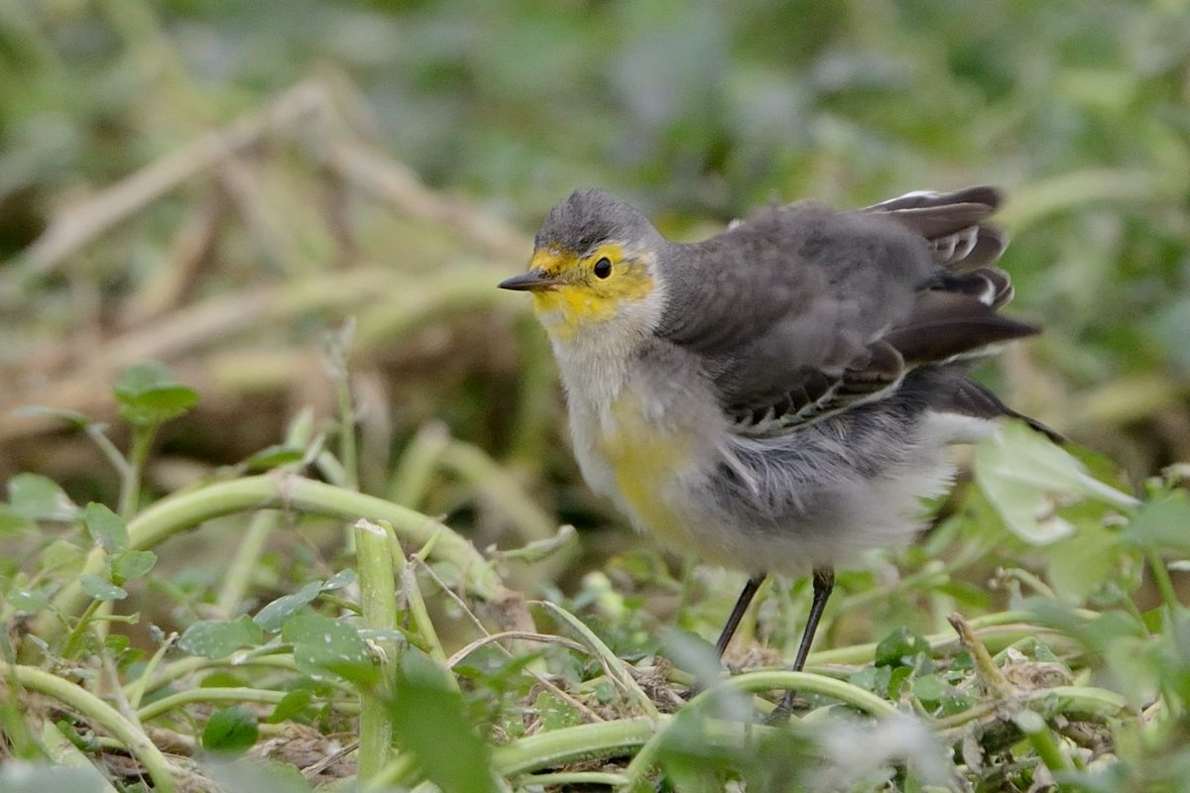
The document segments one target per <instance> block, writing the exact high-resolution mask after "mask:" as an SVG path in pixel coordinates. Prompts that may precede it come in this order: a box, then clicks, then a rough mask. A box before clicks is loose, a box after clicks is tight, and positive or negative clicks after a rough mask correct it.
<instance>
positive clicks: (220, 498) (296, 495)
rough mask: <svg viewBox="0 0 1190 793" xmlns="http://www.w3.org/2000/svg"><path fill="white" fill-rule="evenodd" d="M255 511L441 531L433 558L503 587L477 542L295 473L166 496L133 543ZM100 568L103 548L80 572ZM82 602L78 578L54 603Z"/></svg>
mask: <svg viewBox="0 0 1190 793" xmlns="http://www.w3.org/2000/svg"><path fill="white" fill-rule="evenodd" d="M257 509H295V510H299V511H302V512H310V513H314V514H319V515H326V516H328V517H336V518H343V519H347V520H354V519H357V518H360V517H365V518H368V519H369V520H374V521H382V520H384V521H388V522H389V523H391V524H392V525H393V528H394V529H395V530H396V532H397V534H398V535H399V536H400V537H401V538H402V539H404V540H405V541H407V542H411V543H414V544H417V545H421V544H424V543H426V542H427V541H429V539H430V537H432V536H434V535H435V534H437V535H438V540H437V543H436V544H435V546H434V555H435V556H436V557H437V558H439V559H441V560H444V561H449V562H452V563H453V564H455V565H456V566H458V567H459V569H460V570H461V571H462V573H463V575H464V580H465V582H466V584H467V586H468V587H469V588H470V589H471V590H472V591H473V592H474V593H475V594H476V595H478V596H480V597H482V598H486V599H494V598H498V597H499V596H500V595H501V594H502V593H503V592H504V591H505V589H504V585H503V583H502V582H501V581H500V578H499V576H497V575H496V573H495V571H493V570H492V568H491V567H490V566H489V565H488V563H487V561H486V560H485V559H484V558H483V557H482V556H480V554H479V552H478V551H476V550H475V546H473V545H472V544H471V543H470V541H468V540H466V539H464V538H463V537H460V536H459V535H458V534H455V533H454V532H453V531H451V530H450V529H449V528H447V527H446V526H444V525H443V524H441V523H439V522H438V521H436V520H433V519H432V518H428V517H426V516H425V515H422V514H421V513H419V512H414V511H413V510H410V509H406V508H405V507H402V506H400V505H398V504H393V503H391V502H388V501H385V500H383V499H379V498H376V497H374V496H367V495H364V494H362V493H356V492H353V491H351V490H345V489H343V488H338V487H333V486H331V485H327V484H323V483H322V482H315V481H313V480H311V479H305V478H303V477H300V476H294V475H269V474H265V475H261V476H249V477H244V478H242V479H233V480H231V481H228V482H219V483H217V484H213V485H208V486H207V487H203V488H199V489H197V490H192V491H190V492H188V493H183V494H180V495H177V496H174V497H171V498H167V499H163V500H162V501H159V502H157V503H156V504H154V505H152V506H151V507H149V508H148V509H146V510H145V511H144V512H143V513H141V514H140V515H138V516H137V517H136V518H135V519H134V520H132V521H131V522H130V523H129V524H128V535H129V539H130V541H131V547H132V548H134V549H143V548H152V547H153V546H155V545H158V544H159V543H161V542H162V541H164V540H165V539H167V538H169V537H171V536H173V535H174V534H177V533H178V532H181V531H184V530H186V529H189V528H192V527H194V526H197V525H198V524H200V523H202V522H203V521H206V520H210V519H211V518H217V517H220V516H222V515H229V514H232V513H235V512H244V511H248V510H257ZM102 569H103V553H102V551H100V550H98V549H97V550H94V551H92V552H91V554H90V555H89V556H88V557H87V562H86V565H85V566H84V568H83V571H82V572H83V573H99V572H101V571H102ZM85 602H86V595H85V594H83V591H82V588H81V587H80V586H79V584H78V583H77V581H76V582H73V583H71V584H68V585H67V586H65V587H64V588H63V589H62V591H61V592H59V593H58V595H57V596H56V597H55V598H54V608H56V609H57V610H58V611H60V612H61V613H63V614H73V613H75V612H77V611H78V610H79V609H80V608H82V606H83V604H84V603H85ZM34 629H35V631H36V632H37V633H38V634H39V635H41V636H43V637H45V636H51V635H53V634H54V633H55V632H56V631H57V630H58V625H57V624H56V623H55V621H54V620H53V618H52V617H51V616H50V615H49V614H42V615H41V616H40V617H39V618H38V620H37V621H36V622H35V625H34Z"/></svg>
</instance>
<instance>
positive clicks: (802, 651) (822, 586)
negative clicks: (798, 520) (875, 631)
mask: <svg viewBox="0 0 1190 793" xmlns="http://www.w3.org/2000/svg"><path fill="white" fill-rule="evenodd" d="M834 588H835V571H834V570H832V569H831V568H829V567H820V568H818V569H816V570H815V571H814V596H813V598H812V599H811V601H810V616H809V617H807V618H806V629H805V630H804V631H802V642H801V644H799V645H798V648H797V657H796V658H795V659H794V661H793V671H795V672H800V671H802V667H804V666H805V665H806V656H808V655H809V654H810V645H812V644H813V643H814V633H815V631H817V630H818V622H819V620H821V619H822V612H823V610H824V609H825V608H826V601H827V600H828V599H829V598H830V596H831V590H833V589H834ZM793 699H794V692H792V691H786V692H785V696H784V697H782V698H781V704H779V705H778V706H777V709H776V710H774V711H773V712H772V713H771V714H770V715H769V718H768V722H769V723H770V724H777V723H781V722H784V721H787V720H788V719H789V714H790V713H792V712H793Z"/></svg>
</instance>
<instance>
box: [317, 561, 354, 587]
mask: <svg viewBox="0 0 1190 793" xmlns="http://www.w3.org/2000/svg"><path fill="white" fill-rule="evenodd" d="M354 583H355V571H354V570H352V569H351V568H350V567H347V568H344V569H342V570H340V571H339V572H337V573H335V574H334V575H333V576H331V577H330V578H328V579H327V580H325V581H323V582H322V591H323V592H334V591H335V590H337V589H346V588H347V587H349V586H351V585H352V584H354Z"/></svg>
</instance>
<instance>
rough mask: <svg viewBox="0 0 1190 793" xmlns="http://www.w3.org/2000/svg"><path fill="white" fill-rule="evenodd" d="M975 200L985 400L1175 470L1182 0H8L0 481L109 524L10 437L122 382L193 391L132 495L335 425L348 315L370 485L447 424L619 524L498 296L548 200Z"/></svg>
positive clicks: (75, 448)
mask: <svg viewBox="0 0 1190 793" xmlns="http://www.w3.org/2000/svg"><path fill="white" fill-rule="evenodd" d="M295 86H296V88H295ZM976 182H991V183H995V184H998V185H1001V186H1003V187H1004V188H1006V189H1007V190H1008V191H1009V195H1010V202H1009V204H1008V206H1007V208H1006V210H1005V211H1004V212H1003V222H1004V224H1005V225H1006V227H1007V228H1008V230H1009V231H1010V233H1011V234H1012V237H1013V244H1012V246H1011V247H1010V248H1009V251H1008V253H1007V255H1006V257H1005V266H1006V267H1007V268H1008V269H1009V270H1010V271H1011V272H1012V275H1013V277H1014V279H1015V282H1016V285H1017V295H1018V299H1017V303H1016V306H1015V310H1016V313H1017V314H1019V315H1021V316H1023V317H1026V318H1030V319H1037V320H1041V321H1043V322H1044V324H1045V325H1046V328H1047V334H1046V335H1045V336H1044V337H1042V338H1041V339H1039V340H1036V341H1031V342H1029V343H1027V344H1024V345H1018V346H1017V347H1015V348H1013V349H1012V350H1010V351H1009V352H1008V354H1006V355H1005V356H1004V357H1003V358H1002V359H1001V362H1000V363H999V364H997V365H995V367H989V368H987V370H986V371H984V372H982V373H981V376H983V377H985V378H987V379H989V380H991V381H994V382H995V383H996V384H997V385H998V387H1000V388H1002V389H1003V391H1004V392H1005V395H1006V396H1007V397H1009V398H1010V400H1011V402H1012V403H1013V404H1014V405H1015V406H1016V407H1018V408H1019V409H1021V410H1023V411H1025V412H1029V413H1033V414H1036V415H1038V416H1039V417H1041V418H1042V419H1044V420H1045V421H1047V422H1049V423H1051V424H1053V425H1055V426H1056V427H1058V428H1060V429H1062V430H1064V431H1066V432H1069V433H1070V434H1071V435H1072V436H1073V437H1074V438H1075V439H1077V440H1078V441H1080V442H1082V443H1084V444H1086V445H1088V446H1091V447H1093V448H1095V449H1098V450H1100V451H1103V452H1105V453H1106V454H1108V455H1109V456H1110V457H1112V458H1113V459H1114V460H1116V461H1117V462H1119V463H1120V464H1121V465H1122V466H1124V467H1125V468H1126V469H1127V470H1128V472H1129V473H1130V475H1131V476H1132V477H1133V478H1134V480H1138V479H1139V478H1141V477H1143V476H1145V475H1148V474H1150V473H1152V472H1154V471H1156V470H1157V469H1159V468H1160V467H1161V466H1162V465H1165V464H1168V463H1171V462H1173V461H1175V460H1183V459H1187V458H1190V399H1188V396H1190V343H1188V342H1190V289H1188V286H1190V213H1188V212H1187V209H1188V204H1190V3H1187V2H1185V1H1184V0H1163V1H1159V2H1149V3H1144V2H1133V1H1127V2H1123V1H1121V2H1106V1H1105V2H1093V3H1082V2H1078V3H1075V2H1056V3H1032V2H1020V1H1019V0H984V1H982V2H942V1H941V0H937V1H931V0H905V1H904V2H892V1H891V0H866V1H860V0H856V1H854V2H840V3H815V2H790V3H777V2H757V1H756V0H751V1H749V2H737V3H726V2H707V3H691V4H686V3H678V2H667V1H666V0H653V1H649V2H593V1H592V2H577V1H572V2H558V3H535V2H499V3H497V2H492V3H471V2H461V1H460V2H451V1H450V0H446V1H444V2H411V3H391V4H390V3H382V2H371V3H367V2H356V3H349V2H340V3H329V2H307V1H303V0H288V1H287V2H274V1H271V0H269V1H266V0H245V1H243V2H219V3H203V2H197V1H196V0H173V1H172V2H162V3H154V4H141V3H139V2H136V0H94V1H91V0H42V1H41V2H34V1H33V0H8V1H7V2H4V3H2V4H0V334H2V335H3V338H4V343H3V344H2V345H0V477H6V476H9V475H11V474H12V473H14V472H16V471H19V470H34V471H39V472H44V473H47V474H49V475H51V476H54V477H56V478H58V479H59V480H61V481H65V482H67V483H68V485H69V487H70V489H71V492H72V493H77V494H78V497H79V498H80V499H83V500H85V499H86V498H88V497H98V496H109V497H110V494H111V493H112V489H113V488H114V477H113V476H112V475H109V474H107V473H105V472H103V471H102V470H101V469H100V468H99V466H98V465H97V464H96V457H95V452H94V450H93V449H92V448H91V447H89V446H88V445H87V444H86V442H85V441H84V440H81V439H80V438H79V436H78V434H77V433H72V432H70V431H68V430H66V429H63V426H62V424H61V422H59V421H57V420H55V419H52V418H47V417H45V416H38V415H33V416H31V415H28V414H27V413H19V412H18V413H14V412H13V411H14V409H16V408H18V407H19V406H22V405H29V404H38V405H50V406H53V407H56V408H69V409H75V410H80V411H83V412H85V413H87V414H89V415H92V416H94V417H97V418H101V419H102V418H110V417H111V416H112V415H114V402H113V401H112V400H111V398H110V396H109V393H110V386H111V383H112V382H113V381H114V379H115V376H116V374H117V373H118V372H119V371H120V370H121V369H123V368H125V367H127V366H128V365H131V364H133V363H136V362H138V361H140V360H143V359H146V358H154V359H158V360H162V361H164V362H166V363H167V364H169V365H170V366H171V367H173V368H174V369H175V370H176V371H177V372H178V373H179V376H180V377H181V379H183V380H185V381H186V382H188V383H190V384H192V385H194V386H195V387H196V388H197V389H198V390H199V392H200V393H201V395H202V402H201V405H200V408H199V410H198V411H196V412H195V413H194V414H192V415H191V416H189V417H187V418H186V419H185V420H183V421H181V422H178V423H177V425H176V426H171V428H169V429H168V430H167V432H166V433H165V437H164V438H163V445H162V448H161V454H160V456H159V457H158V458H157V461H156V462H155V463H154V465H153V467H152V469H151V471H150V476H149V484H150V486H151V487H154V488H156V489H157V490H158V492H164V491H167V490H171V489H174V488H175V487H178V486H181V485H184V484H187V483H189V482H192V481H194V480H195V479H197V478H199V477H201V476H203V475H204V474H207V473H209V472H210V471H211V470H212V469H213V467H215V466H219V465H227V464H230V463H234V462H236V461H238V460H241V459H244V458H245V457H247V456H248V455H249V454H251V453H252V452H253V451H255V450H257V449H260V448H262V447H264V446H267V445H268V444H270V443H274V442H276V440H277V439H278V438H279V437H280V436H281V434H282V432H283V427H284V424H285V422H286V420H287V419H288V417H289V416H291V415H292V414H293V413H294V412H296V410H297V409H298V408H300V407H302V406H304V405H312V406H314V407H315V409H316V411H317V415H319V416H320V417H322V418H324V419H326V420H329V419H330V417H331V416H332V415H333V412H334V406H335V400H336V395H335V388H334V384H333V378H328V377H327V376H326V373H325V355H324V352H323V349H322V348H323V346H324V340H325V337H326V336H327V333H328V331H332V330H335V329H338V328H340V327H341V326H342V325H343V323H344V321H345V320H346V319H347V318H349V317H351V318H354V319H355V321H356V325H355V333H354V337H353V338H352V340H351V342H350V344H349V345H348V348H349V350H350V366H351V369H352V371H353V373H354V381H353V386H354V390H355V393H356V399H357V401H358V403H359V404H358V413H359V420H360V422H361V427H362V433H361V436H362V446H363V456H362V462H361V466H362V477H363V482H364V487H365V489H368V490H371V491H373V492H380V493H383V492H387V493H389V494H390V495H391V494H392V492H393V488H394V487H397V486H398V485H399V483H393V482H390V481H387V479H388V477H389V472H390V471H391V470H392V467H393V464H394V460H396V459H398V457H399V455H400V453H401V451H402V450H403V449H405V448H407V446H408V441H409V439H410V438H411V437H412V436H413V435H414V434H415V433H416V432H418V431H419V429H423V428H424V427H425V426H426V422H428V421H431V420H440V421H443V422H445V423H446V425H447V427H448V428H449V431H450V432H451V433H452V434H453V435H454V436H456V437H458V438H461V439H464V440H466V441H468V442H471V443H474V444H477V445H478V446H479V447H480V448H482V449H484V450H486V451H487V452H488V453H489V454H491V455H493V456H494V457H495V459H497V460H499V461H501V462H502V463H503V462H506V463H507V464H508V466H509V470H511V471H513V472H514V473H515V475H516V476H518V477H521V479H522V480H523V481H527V482H528V483H529V484H530V486H531V487H532V488H533V492H534V493H535V495H536V497H537V498H538V499H539V500H540V503H543V504H546V505H547V511H553V512H557V513H559V514H561V516H562V517H563V518H570V519H573V520H575V521H576V522H577V523H579V524H580V525H589V524H592V523H597V522H599V521H600V520H605V521H607V522H611V523H614V522H616V521H617V519H616V518H614V517H612V516H611V515H610V513H608V512H606V511H605V510H604V507H603V506H602V505H592V504H590V503H589V502H588V497H587V496H586V495H584V491H583V489H582V488H581V486H579V485H578V479H577V475H576V471H575V469H574V466H573V463H572V461H571V459H570V455H569V453H568V452H567V450H566V443H565V441H564V438H565V431H564V428H563V424H562V422H561V421H560V420H559V419H560V417H561V411H560V396H559V394H558V393H557V390H556V387H555V385H554V383H553V375H552V372H553V369H552V363H551V362H550V361H549V360H548V357H547V355H546V351H545V349H544V344H543V339H542V335H541V333H540V332H539V331H538V330H537V329H536V328H535V326H533V325H532V323H531V321H529V320H528V318H527V317H526V316H525V313H524V310H525V306H524V305H523V303H522V301H520V300H517V299H516V296H510V295H506V294H501V293H498V292H497V290H495V289H494V288H491V287H492V285H493V284H494V283H495V282H496V281H497V280H498V279H499V278H500V277H503V276H504V275H507V274H509V273H512V272H516V271H517V270H518V268H520V267H521V266H523V263H524V261H525V260H526V259H527V257H528V255H529V252H530V251H529V247H528V245H529V243H528V238H529V235H530V234H531V232H532V230H533V228H534V227H535V225H536V224H537V222H538V221H539V219H540V218H541V216H542V214H543V213H544V212H545V211H546V210H547V209H548V208H549V206H550V205H551V204H552V203H553V202H555V201H557V200H559V199H560V198H562V197H564V196H565V195H566V194H567V193H568V192H569V191H570V190H571V189H573V188H574V187H576V186H581V185H599V186H602V187H605V188H608V189H610V190H612V191H615V192H618V193H620V194H622V195H623V196H624V197H626V198H628V199H630V200H631V201H633V202H635V203H637V204H639V205H640V206H641V207H642V208H644V209H645V210H646V211H647V212H648V213H649V214H651V215H652V216H654V217H655V218H657V220H658V222H659V224H660V225H661V227H662V228H663V229H664V230H665V231H667V232H668V233H670V234H673V235H676V236H680V237H696V236H698V235H700V234H706V233H710V232H712V231H714V230H715V229H717V228H719V227H721V226H722V224H724V223H725V222H726V221H728V220H729V219H731V218H732V217H734V216H736V215H739V214H741V213H743V212H746V211H747V210H748V209H749V208H750V207H752V206H754V205H756V204H760V203H764V202H769V201H784V200H793V199H797V198H803V197H814V198H817V199H821V200H823V201H826V202H829V203H831V204H834V205H838V206H849V205H859V204H864V203H869V202H872V201H875V200H878V199H881V198H884V197H887V196H889V195H895V194H898V193H901V192H905V191H907V190H911V189H922V188H956V187H961V186H963V185H966V184H969V183H976ZM116 432H117V434H118V432H119V431H118V429H117V430H116ZM117 440H119V438H117ZM438 498H439V501H438V502H437V503H436V504H435V506H438V507H440V508H441V509H443V511H451V510H452V509H453V510H459V509H463V508H464V506H463V501H464V499H462V497H461V496H459V495H458V494H453V496H452V494H451V491H450V490H449V488H448V489H447V490H446V494H445V495H441V496H439V497H438ZM452 499H453V500H452ZM80 503H81V502H80ZM593 516H596V517H593ZM598 516H603V517H602V518H600V517H598Z"/></svg>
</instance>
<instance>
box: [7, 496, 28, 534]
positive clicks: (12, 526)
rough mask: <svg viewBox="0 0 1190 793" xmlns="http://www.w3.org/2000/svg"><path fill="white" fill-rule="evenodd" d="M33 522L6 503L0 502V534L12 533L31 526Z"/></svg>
mask: <svg viewBox="0 0 1190 793" xmlns="http://www.w3.org/2000/svg"><path fill="white" fill-rule="evenodd" d="M33 526H34V523H33V521H32V520H30V519H29V518H27V517H25V516H24V515H22V514H21V513H19V512H17V511H16V510H15V509H13V508H12V507H11V506H9V505H8V504H2V503H0V535H3V534H13V533H14V532H18V531H23V530H25V529H28V528H31V527H33Z"/></svg>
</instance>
